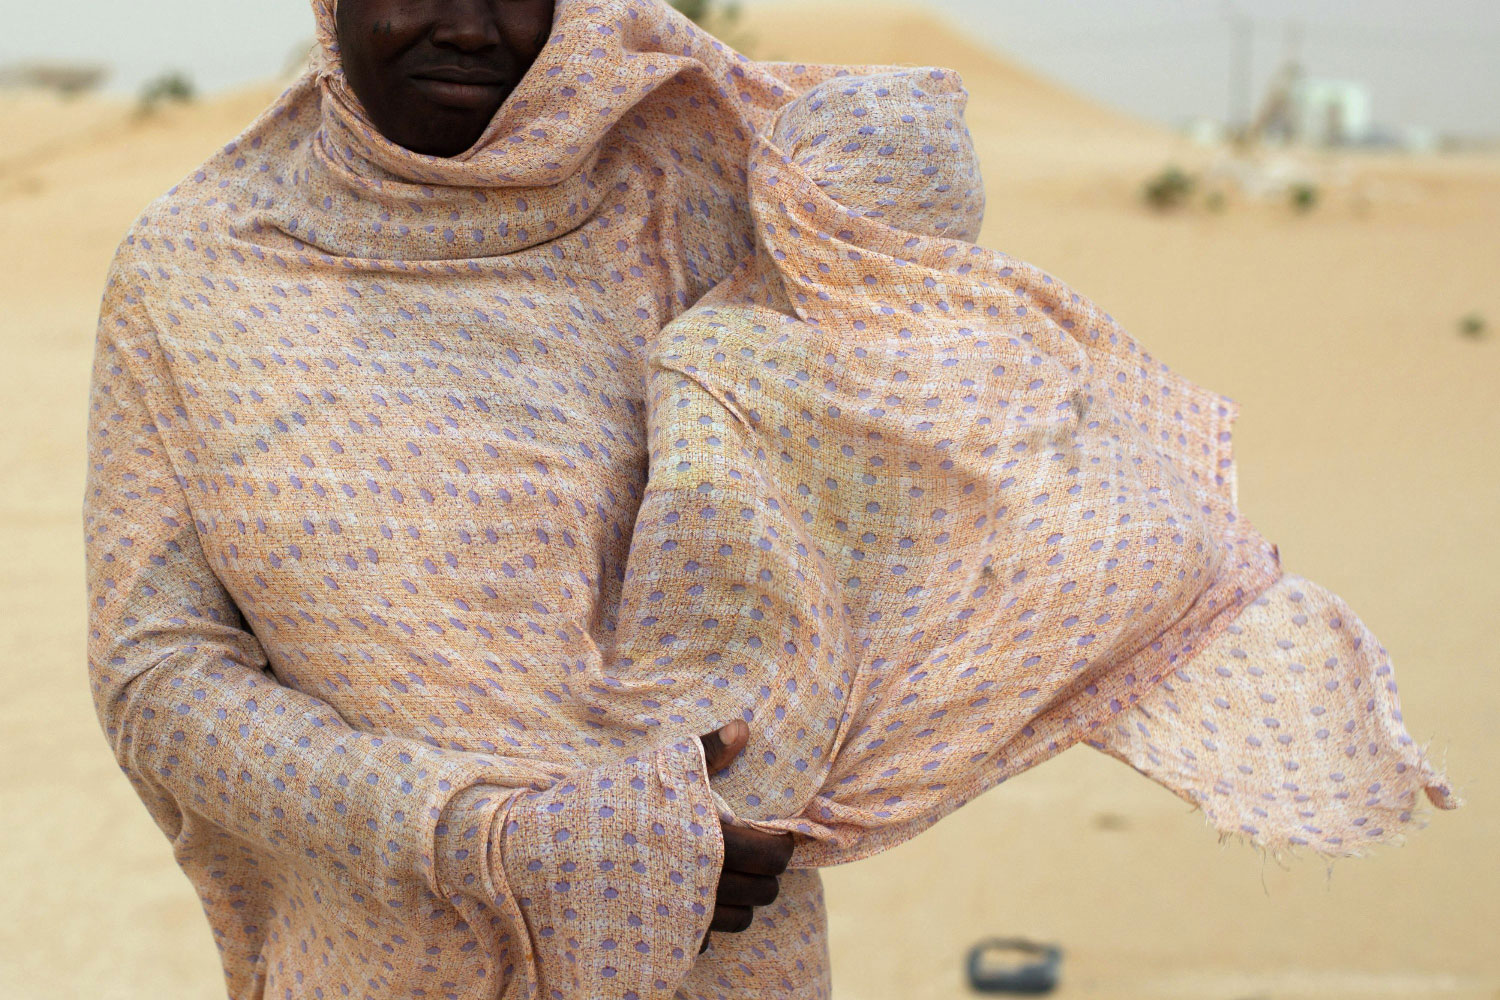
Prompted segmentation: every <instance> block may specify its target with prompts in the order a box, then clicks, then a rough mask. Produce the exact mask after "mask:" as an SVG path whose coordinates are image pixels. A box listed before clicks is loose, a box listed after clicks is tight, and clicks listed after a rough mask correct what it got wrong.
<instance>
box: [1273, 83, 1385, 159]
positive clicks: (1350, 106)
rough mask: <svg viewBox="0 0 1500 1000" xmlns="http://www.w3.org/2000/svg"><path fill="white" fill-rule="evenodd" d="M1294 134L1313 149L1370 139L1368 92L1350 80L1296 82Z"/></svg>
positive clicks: (1293, 93) (1293, 98)
mask: <svg viewBox="0 0 1500 1000" xmlns="http://www.w3.org/2000/svg"><path fill="white" fill-rule="evenodd" d="M1290 96H1291V101H1290V103H1291V107H1290V109H1289V111H1290V113H1291V114H1290V117H1291V119H1292V121H1291V122H1290V124H1291V126H1292V131H1293V134H1294V135H1295V136H1296V138H1297V139H1298V140H1300V141H1302V142H1305V143H1309V144H1311V145H1314V146H1344V145H1350V144H1355V143H1361V142H1364V141H1366V140H1367V139H1369V138H1370V136H1371V134H1372V132H1373V127H1374V122H1373V121H1372V120H1371V115H1370V91H1369V90H1368V89H1367V88H1366V87H1365V85H1364V84H1362V83H1356V82H1354V81H1352V80H1314V79H1307V78H1303V79H1299V80H1297V81H1296V82H1295V83H1294V84H1293V85H1292V89H1291V95H1290Z"/></svg>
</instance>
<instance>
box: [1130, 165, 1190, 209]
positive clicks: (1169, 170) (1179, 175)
mask: <svg viewBox="0 0 1500 1000" xmlns="http://www.w3.org/2000/svg"><path fill="white" fill-rule="evenodd" d="M1197 186H1198V182H1197V181H1196V180H1195V179H1194V178H1193V177H1192V175H1190V174H1188V173H1186V172H1184V171H1183V170H1181V169H1180V168H1178V167H1170V166H1169V167H1166V168H1164V169H1163V170H1162V172H1161V173H1159V174H1157V175H1156V176H1155V177H1152V178H1151V179H1150V180H1148V181H1146V185H1145V187H1144V188H1143V189H1142V190H1141V197H1143V198H1144V199H1145V200H1146V204H1147V205H1150V206H1151V207H1152V208H1154V209H1156V210H1157V211H1166V210H1167V209H1171V208H1177V207H1179V206H1180V205H1183V204H1185V203H1186V202H1187V200H1188V198H1189V197H1190V196H1191V195H1192V193H1193V189H1194V188H1195V187H1197Z"/></svg>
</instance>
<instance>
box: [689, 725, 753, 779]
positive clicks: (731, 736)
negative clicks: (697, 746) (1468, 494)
mask: <svg viewBox="0 0 1500 1000" xmlns="http://www.w3.org/2000/svg"><path fill="white" fill-rule="evenodd" d="M699 739H700V740H702V741H703V756H704V758H705V759H706V760H707V761H708V773H709V774H717V773H718V772H720V771H722V770H724V768H726V767H728V766H729V765H730V764H732V763H734V759H735V758H736V757H738V756H739V755H740V751H741V750H743V749H745V744H746V743H749V742H750V727H749V726H748V725H746V724H745V723H744V722H742V721H741V720H739V719H735V720H734V721H733V722H729V723H726V724H725V725H724V726H722V727H720V728H719V729H718V730H717V731H715V732H712V733H709V734H708V735H707V736H700V737H699Z"/></svg>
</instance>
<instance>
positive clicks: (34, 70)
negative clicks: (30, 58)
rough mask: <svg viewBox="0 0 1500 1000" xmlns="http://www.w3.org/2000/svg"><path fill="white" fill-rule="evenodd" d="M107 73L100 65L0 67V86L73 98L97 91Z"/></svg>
mask: <svg viewBox="0 0 1500 1000" xmlns="http://www.w3.org/2000/svg"><path fill="white" fill-rule="evenodd" d="M108 76H109V70H108V69H107V68H105V67H104V66H98V65H89V64H70V63H19V64H17V65H14V66H0V87H6V88H10V89H16V90H45V91H50V92H51V93H54V94H62V95H64V96H69V97H71V96H73V95H74V94H85V93H88V92H89V91H91V90H97V89H98V88H99V85H100V84H102V83H103V82H104V80H105V78H106V77H108Z"/></svg>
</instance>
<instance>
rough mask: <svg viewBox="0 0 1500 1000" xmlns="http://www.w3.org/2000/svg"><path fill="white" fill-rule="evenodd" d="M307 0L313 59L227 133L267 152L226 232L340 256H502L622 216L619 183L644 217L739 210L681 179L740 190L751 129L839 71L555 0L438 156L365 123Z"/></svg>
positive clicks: (660, 11) (658, 219) (323, 12)
mask: <svg viewBox="0 0 1500 1000" xmlns="http://www.w3.org/2000/svg"><path fill="white" fill-rule="evenodd" d="M312 6H313V12H314V14H315V17H316V20H317V25H318V40H319V46H318V51H317V53H316V55H315V59H314V66H313V68H312V70H311V71H310V72H309V74H308V75H307V76H305V77H304V78H303V79H302V80H301V81H299V83H298V84H297V85H296V86H294V88H293V89H292V91H290V92H289V93H288V95H287V96H286V97H285V98H284V99H283V101H282V102H281V103H280V104H279V105H278V106H277V107H276V108H273V109H272V111H271V112H269V113H268V115H267V116H266V117H265V118H264V119H262V121H261V122H260V123H258V126H257V128H256V129H252V131H251V133H248V134H247V135H246V136H245V137H243V139H242V142H241V144H239V149H238V150H237V151H238V152H241V153H243V147H244V146H245V145H249V146H251V147H252V148H255V149H257V150H258V151H259V152H261V153H262V154H263V156H262V157H261V159H263V160H264V159H266V158H269V159H271V160H272V161H273V162H274V164H275V165H274V167H273V168H272V171H271V172H270V175H269V176H267V174H266V171H265V168H264V167H262V168H261V170H262V175H261V177H259V178H258V179H254V178H246V179H245V182H244V185H243V186H246V187H249V188H251V189H252V190H251V191H250V192H249V196H248V197H244V198H241V199H239V200H238V201H237V202H236V208H237V209H238V210H240V211H241V212H244V213H245V214H244V215H243V216H242V217H241V219H240V220H239V222H238V223H237V224H236V228H237V230H238V231H239V232H241V234H242V235H243V234H244V233H245V231H247V230H251V231H255V232H257V233H259V234H261V235H260V239H259V242H265V237H267V236H269V235H271V234H274V233H276V232H279V233H283V234H285V235H286V236H287V237H288V238H290V239H291V240H292V241H293V246H294V247H295V246H304V247H306V248H307V249H310V250H314V251H317V252H321V253H325V254H328V255H331V256H333V257H338V258H362V259H368V260H387V261H394V260H400V261H409V262H417V261H456V260H480V259H492V258H495V257H498V256H501V255H506V254H513V253H516V252H517V251H520V250H525V249H528V248H531V247H536V246H539V245H542V244H545V243H548V242H550V241H553V240H556V239H558V238H559V237H561V236H563V235H565V234H568V233H571V232H574V231H576V230H578V229H580V228H582V227H585V226H587V225H589V224H590V223H596V222H599V221H601V217H603V219H604V221H606V222H607V223H608V224H618V223H620V222H622V221H625V220H623V219H620V218H618V214H619V209H618V207H617V205H618V203H619V202H620V201H621V200H624V199H623V198H622V194H623V193H624V191H625V188H626V187H641V186H645V185H652V186H654V188H655V191H654V194H653V197H652V198H651V199H650V203H649V204H647V205H645V206H644V207H646V208H647V209H649V212H648V213H647V214H646V215H645V216H642V215H641V214H640V213H639V212H634V213H633V218H634V220H641V219H643V218H644V220H645V222H646V224H647V225H649V226H651V227H652V228H655V229H660V228H662V227H663V226H666V227H670V226H672V225H675V224H676V222H674V221H673V219H672V218H671V217H672V216H677V217H684V216H687V217H692V216H698V217H701V216H703V215H705V214H711V213H713V212H718V211H730V212H743V211H744V203H743V198H742V195H739V194H736V195H734V196H733V200H732V201H731V202H729V203H727V204H725V205H712V204H708V203H706V202H705V201H704V200H703V199H702V197H701V196H700V195H693V196H689V195H687V194H686V191H685V188H688V187H692V186H694V184H693V183H692V181H693V179H694V178H703V179H708V180H712V182H713V184H714V185H715V186H716V187H718V188H719V189H720V190H723V191H725V192H729V191H731V190H734V189H737V188H739V189H742V185H743V181H744V172H743V168H744V160H745V149H746V146H747V144H748V142H749V141H750V139H751V137H752V136H754V135H755V134H756V133H758V132H759V131H761V130H763V129H764V128H766V127H768V125H769V123H770V121H771V119H772V117H773V115H774V113H775V111H776V110H777V109H778V108H779V107H780V106H781V105H783V104H784V103H786V101H787V100H789V99H790V98H791V97H792V96H793V95H794V94H796V93H798V92H801V91H802V90H805V89H806V88H808V87H811V86H814V85H816V84H817V83H820V82H822V81H823V80H825V79H827V78H829V77H830V76H832V75H834V74H835V73H844V72H846V71H844V70H842V69H836V68H832V67H818V66H810V67H809V66H791V65H785V66H773V65H768V64H760V63H755V62H753V61H751V60H749V59H747V58H745V57H744V56H742V55H740V54H739V53H736V52H734V51H733V50H731V49H729V48H727V47H726V46H724V45H723V44H722V43H720V42H719V41H718V40H717V39H715V38H713V36H711V35H709V34H707V33H706V32H704V31H702V30H701V29H700V28H698V27H697V26H696V25H694V24H693V23H692V22H690V21H689V20H687V19H686V18H684V17H682V16H681V15H680V14H678V13H677V12H675V11H673V10H671V9H670V8H669V7H668V6H666V5H665V4H664V3H662V2H660V0H558V3H557V8H556V13H555V20H554V26H553V31H552V35H551V37H550V38H549V40H548V42H547V44H546V45H545V46H544V48H543V50H542V52H541V53H540V55H539V56H538V58H537V60H536V62H535V63H534V64H533V65H532V67H531V69H530V70H529V71H528V72H527V74H526V75H525V77H524V78H523V79H522V81H521V83H520V84H519V85H518V86H517V88H516V90H515V91H514V92H513V93H512V94H511V95H510V96H509V98H507V100H506V101H505V103H504V104H503V105H502V106H501V107H500V109H499V110H498V111H497V112H496V114H495V117H494V118H493V119H492V120H491V122H490V124H489V126H488V127H487V128H486V129H485V131H484V132H483V134H482V135H481V136H480V137H479V139H478V140H477V141H476V142H475V143H474V145H473V146H472V147H471V148H470V149H468V150H466V151H465V152H463V153H461V154H459V155H457V156H453V157H435V156H427V155H423V154H420V153H414V152H412V151H411V150H408V149H405V148H403V147H401V146H399V145H397V144H395V143H393V142H391V141H390V140H388V139H386V138H385V137H384V136H383V135H381V134H380V133H379V131H378V130H376V129H375V128H374V126H373V125H372V124H371V122H370V120H369V118H368V116H367V115H366V114H365V112H364V110H363V108H362V106H361V105H360V102H359V100H358V98H357V97H356V96H355V95H354V94H353V92H352V91H351V89H350V88H349V86H348V84H347V81H346V79H345V77H344V72H343V69H342V63H341V58H340V55H339V46H338V40H337V36H336V33H335V28H334V4H333V2H332V0H313V5H312ZM685 181H687V182H689V183H684V182H685ZM247 209H253V210H252V211H246V210H247ZM688 224H691V219H690V218H689V220H688ZM741 249H743V244H742V246H741ZM695 250H697V251H702V250H708V251H709V252H712V253H723V252H725V248H723V247H721V246H720V247H713V246H705V245H702V244H699V245H698V246H697V247H689V248H687V253H688V256H690V257H691V256H693V255H694V251H695ZM736 252H738V251H736ZM636 263H637V264H639V261H637V262H636ZM694 263H696V262H694ZM699 268H700V270H702V267H701V265H699Z"/></svg>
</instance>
